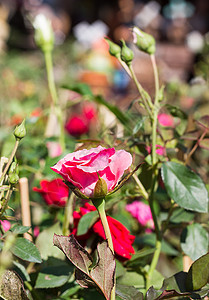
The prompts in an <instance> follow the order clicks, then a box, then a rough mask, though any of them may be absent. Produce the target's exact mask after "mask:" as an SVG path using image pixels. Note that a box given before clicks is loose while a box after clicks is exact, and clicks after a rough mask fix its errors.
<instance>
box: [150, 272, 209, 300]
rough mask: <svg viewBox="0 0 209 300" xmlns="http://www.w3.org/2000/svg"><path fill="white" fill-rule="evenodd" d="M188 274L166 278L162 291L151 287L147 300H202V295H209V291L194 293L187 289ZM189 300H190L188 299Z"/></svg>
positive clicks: (177, 274)
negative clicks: (173, 299) (208, 292)
mask: <svg viewBox="0 0 209 300" xmlns="http://www.w3.org/2000/svg"><path fill="white" fill-rule="evenodd" d="M186 279H187V273H186V272H179V273H176V274H175V275H173V276H171V277H169V278H166V279H165V280H164V281H163V285H162V287H161V289H160V290H156V289H154V288H153V287H150V288H149V290H148V291H147V293H146V300H153V299H156V300H161V299H172V298H175V299H182V298H186V299H202V297H201V296H202V295H204V296H205V295H207V291H202V290H200V291H198V292H195V293H194V292H192V291H189V290H188V289H187V288H186ZM187 296H188V297H189V298H188V297H187Z"/></svg>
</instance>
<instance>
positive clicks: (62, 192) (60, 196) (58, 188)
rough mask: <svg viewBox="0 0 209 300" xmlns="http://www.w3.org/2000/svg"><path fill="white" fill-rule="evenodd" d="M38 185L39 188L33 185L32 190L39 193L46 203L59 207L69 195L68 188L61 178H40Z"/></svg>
mask: <svg viewBox="0 0 209 300" xmlns="http://www.w3.org/2000/svg"><path fill="white" fill-rule="evenodd" d="M40 186H41V188H40V189H39V188H37V187H34V188H33V191H35V192H38V193H40V194H41V195H42V197H43V198H44V200H45V202H46V204H48V205H53V206H60V207H63V206H65V204H66V201H67V198H68V195H69V188H68V187H67V185H66V184H64V182H63V181H62V179H60V178H57V179H54V180H51V181H48V180H42V181H41V182H40Z"/></svg>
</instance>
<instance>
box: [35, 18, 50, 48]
mask: <svg viewBox="0 0 209 300" xmlns="http://www.w3.org/2000/svg"><path fill="white" fill-rule="evenodd" d="M33 27H34V29H35V35H34V39H35V42H36V45H37V46H38V47H40V48H41V50H42V51H43V52H47V51H51V50H52V49H53V47H54V33H53V30H52V25H51V21H50V20H49V19H47V18H46V17H45V16H44V15H43V14H38V15H37V16H36V17H35V20H34V22H33Z"/></svg>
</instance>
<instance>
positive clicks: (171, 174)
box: [162, 162, 208, 212]
mask: <svg viewBox="0 0 209 300" xmlns="http://www.w3.org/2000/svg"><path fill="white" fill-rule="evenodd" d="M162 179H163V182H164V184H165V187H166V190H167V192H168V195H169V197H170V198H171V199H173V200H174V201H175V202H176V203H177V204H178V205H179V206H181V207H183V208H185V209H188V210H192V211H196V212H207V211H208V192H207V190H206V187H205V185H204V183H203V181H202V179H201V178H200V177H199V176H198V175H197V174H195V173H194V172H193V171H191V170H190V169H189V168H187V167H186V166H184V165H181V164H179V163H176V162H166V163H163V165H162Z"/></svg>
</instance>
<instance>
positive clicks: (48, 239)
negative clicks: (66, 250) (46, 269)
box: [36, 223, 65, 260]
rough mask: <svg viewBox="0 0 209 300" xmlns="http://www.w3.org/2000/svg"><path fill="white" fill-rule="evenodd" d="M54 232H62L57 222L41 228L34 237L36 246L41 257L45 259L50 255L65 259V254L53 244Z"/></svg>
mask: <svg viewBox="0 0 209 300" xmlns="http://www.w3.org/2000/svg"><path fill="white" fill-rule="evenodd" d="M54 233H57V234H61V233H62V230H61V228H60V225H59V223H56V224H54V225H53V226H51V227H49V228H47V229H45V230H43V231H42V232H41V233H40V234H39V235H38V237H37V239H36V246H37V247H38V249H39V251H40V253H41V257H42V258H43V259H44V260H47V258H48V257H50V256H53V257H57V258H60V259H62V260H64V259H65V255H64V254H63V253H62V252H61V251H60V250H59V249H57V248H56V247H54V246H53V236H54Z"/></svg>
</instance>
